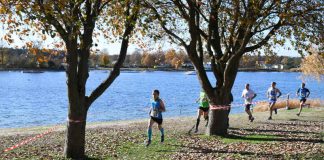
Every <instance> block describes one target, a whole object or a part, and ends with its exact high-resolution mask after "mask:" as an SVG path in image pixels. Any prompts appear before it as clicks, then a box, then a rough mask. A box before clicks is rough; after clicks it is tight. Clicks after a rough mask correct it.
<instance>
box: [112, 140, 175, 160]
mask: <svg viewBox="0 0 324 160" xmlns="http://www.w3.org/2000/svg"><path fill="white" fill-rule="evenodd" d="M167 136H168V135H166V137H165V141H164V143H160V136H153V137H152V138H153V139H152V143H151V145H150V146H148V147H145V144H144V141H142V142H139V143H132V142H129V141H126V142H123V143H122V144H121V146H119V147H118V149H117V154H118V159H169V158H168V157H169V156H170V155H171V154H172V153H174V152H176V151H177V150H178V149H179V148H180V146H179V145H178V140H177V139H176V138H174V137H167Z"/></svg>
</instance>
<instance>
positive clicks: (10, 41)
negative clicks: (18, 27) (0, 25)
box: [3, 34, 14, 44]
mask: <svg viewBox="0 0 324 160" xmlns="http://www.w3.org/2000/svg"><path fill="white" fill-rule="evenodd" d="M3 39H4V40H5V41H7V42H8V43H9V44H11V43H13V42H14V40H13V38H11V35H10V34H6V35H5V36H4V37H3Z"/></svg>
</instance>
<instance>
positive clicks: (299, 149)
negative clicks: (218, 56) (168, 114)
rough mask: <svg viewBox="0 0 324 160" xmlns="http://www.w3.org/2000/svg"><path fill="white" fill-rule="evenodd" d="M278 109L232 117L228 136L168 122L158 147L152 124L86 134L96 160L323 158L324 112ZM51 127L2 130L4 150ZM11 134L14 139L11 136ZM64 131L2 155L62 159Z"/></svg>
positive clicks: (188, 122) (188, 121) (185, 120)
mask: <svg viewBox="0 0 324 160" xmlns="http://www.w3.org/2000/svg"><path fill="white" fill-rule="evenodd" d="M296 112H297V109H292V110H279V112H278V114H277V115H274V116H273V120H272V121H269V120H266V119H267V117H268V112H258V113H254V116H255V118H256V119H255V121H254V122H252V123H251V122H249V121H248V119H247V115H246V114H236V115H230V128H229V135H228V136H226V137H218V136H215V137H214V136H212V137H207V136H205V135H204V134H203V133H204V130H205V128H204V123H205V122H204V121H203V120H202V121H201V125H200V128H199V129H200V130H199V132H198V133H197V134H193V133H192V134H188V130H190V129H191V128H192V126H193V124H194V122H195V118H194V117H181V118H167V119H165V121H164V128H165V134H166V140H165V143H164V144H160V143H159V142H158V141H159V132H158V130H157V127H155V126H154V128H153V143H152V145H151V146H149V147H148V148H146V147H144V145H143V142H144V140H145V139H146V126H147V120H137V121H119V122H108V123H106V122H104V123H90V124H88V125H87V132H86V154H87V155H88V156H89V158H92V159H225V158H229V159H320V158H321V157H323V156H324V145H323V140H324V131H323V123H324V107H318V108H305V109H304V110H303V112H302V114H301V116H300V117H297V116H296ZM49 128H51V127H37V128H29V130H28V129H2V130H0V133H7V134H2V135H1V136H0V143H1V145H0V146H1V147H0V149H1V151H2V150H4V149H5V148H7V147H11V146H12V145H15V144H16V143H19V142H21V141H22V140H24V139H26V138H29V137H33V136H35V135H37V134H36V133H42V132H44V131H46V130H48V129H49ZM9 133H12V134H9ZM64 135H65V127H64V126H59V127H58V129H57V130H55V131H54V132H52V133H49V134H47V135H45V136H44V137H42V138H39V139H37V140H36V141H33V142H30V143H28V144H25V145H23V146H21V147H18V148H17V149H14V150H12V151H8V152H5V153H0V157H1V158H2V159H63V158H62V153H63V146H64Z"/></svg>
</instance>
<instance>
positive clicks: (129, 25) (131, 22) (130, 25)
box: [86, 0, 139, 107]
mask: <svg viewBox="0 0 324 160" xmlns="http://www.w3.org/2000/svg"><path fill="white" fill-rule="evenodd" d="M138 4H139V0H137V1H136V6H137V5H138ZM129 12H130V6H129V5H128V8H127V12H126V17H129V16H130V18H129V19H128V18H126V22H125V31H124V34H123V40H122V43H121V49H120V52H119V57H118V60H117V62H116V63H115V65H114V67H113V70H112V71H111V73H110V75H109V77H107V79H106V80H104V81H103V82H102V83H101V84H100V85H99V86H98V87H97V88H96V89H95V90H94V91H93V92H92V93H91V94H90V95H89V96H88V97H86V102H87V106H88V107H90V105H91V104H92V103H93V102H94V101H95V100H96V99H97V98H98V97H99V96H100V95H101V94H102V93H103V92H104V91H105V90H106V89H107V88H108V87H109V86H110V85H111V84H112V82H113V81H114V80H115V79H116V78H117V76H118V75H119V74H120V67H121V66H122V64H123V62H124V60H125V58H126V54H127V48H128V42H129V38H130V35H131V32H132V31H133V30H134V27H135V22H136V21H137V18H138V12H139V9H135V8H133V14H132V15H130V13H129Z"/></svg>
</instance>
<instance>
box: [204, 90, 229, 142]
mask: <svg viewBox="0 0 324 160" xmlns="http://www.w3.org/2000/svg"><path fill="white" fill-rule="evenodd" d="M215 95H216V96H215V97H214V98H211V99H210V104H211V105H213V106H215V108H210V111H209V122H208V127H207V130H206V134H207V135H221V136H223V135H226V134H227V129H228V127H229V118H228V115H229V112H230V108H229V105H230V104H231V101H232V97H231V92H230V91H226V90H225V89H224V88H220V89H217V90H216V92H215ZM218 108H219V109H218Z"/></svg>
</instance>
